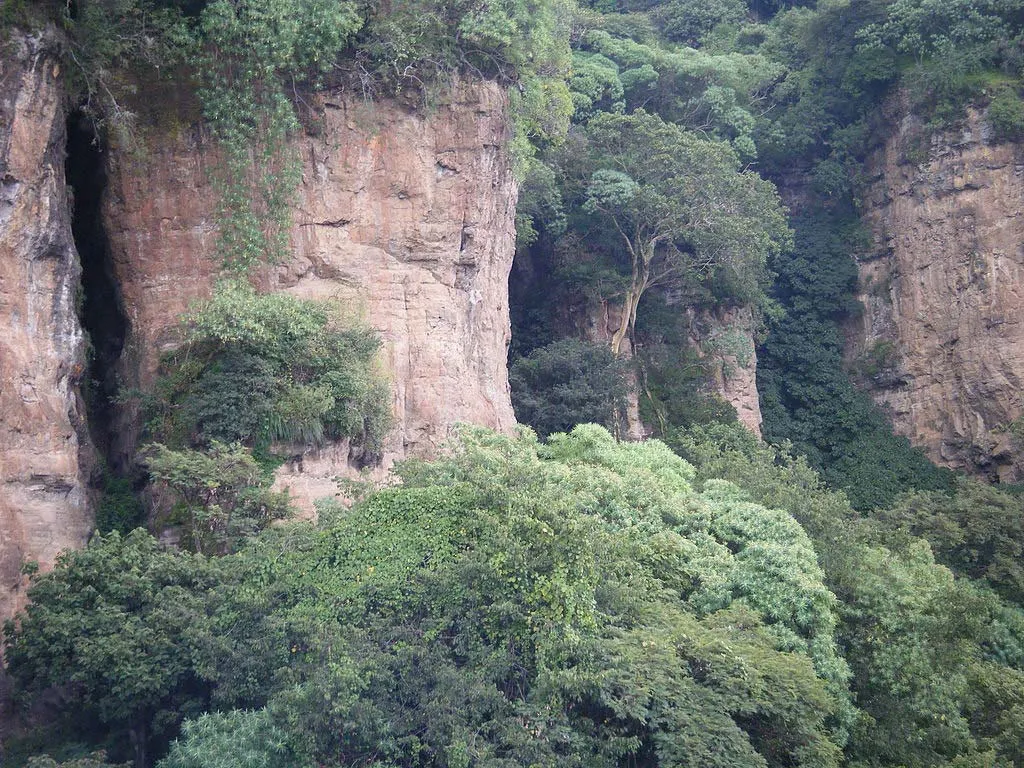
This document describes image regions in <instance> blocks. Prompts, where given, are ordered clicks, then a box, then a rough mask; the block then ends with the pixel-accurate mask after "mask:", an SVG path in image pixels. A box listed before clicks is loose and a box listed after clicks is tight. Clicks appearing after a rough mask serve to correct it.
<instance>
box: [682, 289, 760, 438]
mask: <svg viewBox="0 0 1024 768" xmlns="http://www.w3.org/2000/svg"><path fill="white" fill-rule="evenodd" d="M755 326H756V324H755V321H754V312H753V310H752V309H751V308H750V307H746V306H740V307H721V308H717V309H714V310H710V311H704V312H700V313H694V317H693V318H692V319H691V322H690V327H691V329H692V331H691V337H690V342H691V344H692V346H693V347H694V348H695V349H697V350H698V351H699V353H700V354H701V356H702V357H705V358H708V362H709V363H710V365H709V366H708V369H709V371H710V373H711V381H710V384H711V385H712V391H714V392H715V393H716V394H718V395H719V396H720V397H721V398H722V399H723V400H725V401H726V402H727V403H729V404H730V405H731V406H732V407H733V408H735V409H736V416H737V417H738V418H739V421H740V423H741V424H742V425H743V426H745V427H746V428H747V429H749V430H750V431H751V432H753V433H754V434H755V435H757V436H758V437H761V421H762V419H761V400H760V397H759V396H758V393H757V349H756V346H755V344H754V333H755V331H756V327H755Z"/></svg>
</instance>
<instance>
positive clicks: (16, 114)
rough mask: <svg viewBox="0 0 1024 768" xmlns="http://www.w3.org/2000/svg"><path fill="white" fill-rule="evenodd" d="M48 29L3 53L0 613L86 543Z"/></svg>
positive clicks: (78, 366)
mask: <svg viewBox="0 0 1024 768" xmlns="http://www.w3.org/2000/svg"><path fill="white" fill-rule="evenodd" d="M53 51H54V41H53V39H52V38H51V36H50V35H49V34H46V33H40V34H39V35H37V36H34V37H30V36H19V35H18V34H16V33H12V36H11V38H10V39H9V40H8V43H7V45H6V47H5V48H4V49H3V51H2V52H0V618H3V617H6V616H8V615H10V614H11V613H12V612H13V611H14V610H16V609H17V608H18V607H20V606H21V604H22V603H23V602H24V587H25V581H24V579H23V578H22V577H21V575H20V568H21V565H22V563H23V562H24V561H26V560H36V561H38V562H39V563H40V565H41V566H42V567H43V568H48V567H49V566H51V565H52V564H53V561H54V558H55V557H56V555H57V553H58V552H59V551H60V550H62V549H65V548H67V547H77V546H81V545H82V544H83V543H84V542H85V539H86V537H87V536H88V534H89V531H90V527H91V524H92V515H91V510H90V499H89V493H88V486H87V480H88V475H89V472H90V470H91V467H92V466H93V463H94V462H93V457H92V450H91V447H90V444H89V438H88V433H87V430H85V429H84V427H83V416H82V411H83V409H82V406H81V402H80V399H79V397H78V395H77V391H78V381H79V377H80V376H81V375H82V371H83V367H84V359H85V355H84V338H83V334H82V329H81V327H80V325H79V322H78V318H77V314H76V306H75V304H76V293H77V290H78V285H79V273H80V270H79V264H78V254H77V253H76V252H75V246H74V242H73V239H72V235H71V211H70V200H69V196H68V191H67V187H66V185H65V181H64V146H65V111H64V95H63V89H62V83H61V71H60V65H59V64H58V63H57V58H56V56H55V55H54V54H53Z"/></svg>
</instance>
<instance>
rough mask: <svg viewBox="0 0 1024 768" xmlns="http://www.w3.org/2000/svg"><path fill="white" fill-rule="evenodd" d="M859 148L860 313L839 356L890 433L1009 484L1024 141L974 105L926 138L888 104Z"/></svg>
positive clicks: (1018, 338)
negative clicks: (877, 128) (876, 132)
mask: <svg viewBox="0 0 1024 768" xmlns="http://www.w3.org/2000/svg"><path fill="white" fill-rule="evenodd" d="M890 111H891V124H892V125H893V126H894V130H893V131H892V132H891V135H890V136H889V137H888V138H887V139H886V141H885V142H884V145H883V146H882V147H881V148H880V149H879V150H878V151H876V152H875V153H874V154H873V155H872V156H871V157H869V158H868V161H867V164H866V168H867V173H868V177H869V183H868V186H867V192H866V195H865V200H864V205H865V221H866V223H867V224H868V226H869V228H870V230H871V233H872V238H873V243H872V248H871V250H870V252H869V254H868V255H867V256H865V257H862V258H861V259H860V263H859V270H860V300H861V302H862V303H863V305H864V307H865V312H864V314H863V316H862V318H860V319H859V320H858V321H857V324H856V326H857V327H855V328H854V329H853V331H854V332H853V333H852V334H851V337H852V338H851V349H850V356H851V359H852V362H853V364H854V366H855V368H857V369H859V370H860V371H861V372H862V373H863V375H864V378H865V379H866V380H867V381H868V382H869V384H870V386H871V391H872V395H873V397H874V398H875V400H876V401H877V402H878V403H880V404H881V405H882V406H883V407H885V408H886V409H887V410H888V411H889V413H890V415H891V417H892V420H893V424H894V427H895V429H896V431H897V432H898V433H900V434H903V435H906V436H907V437H908V438H910V440H911V442H913V443H914V444H915V445H918V446H920V447H922V448H924V449H925V451H926V452H927V454H928V456H929V457H930V458H931V459H932V460H933V461H935V462H936V463H938V464H941V465H944V466H947V467H952V468H957V469H963V470H966V471H968V472H972V473H976V474H982V475H985V476H987V477H989V478H990V479H1000V480H1003V481H1019V480H1020V479H1021V478H1022V475H1021V463H1020V460H1019V458H1018V456H1019V453H1020V451H1019V448H1018V447H1017V446H1015V445H1014V439H1013V437H1012V434H1011V432H1010V431H1009V428H1010V425H1011V424H1012V422H1013V421H1014V420H1016V419H1018V418H1019V417H1020V416H1021V414H1022V413H1024V399H1022V391H1021V384H1022V382H1024V294H1022V286H1024V210H1022V209H1024V150H1022V148H1021V147H1020V146H1019V145H1015V144H1011V143H996V142H994V141H993V140H992V136H991V130H990V128H989V126H988V125H987V123H986V120H985V115H984V113H983V112H982V111H979V110H977V109H971V110H969V111H968V113H967V115H966V117H965V119H964V121H963V123H962V125H961V127H960V128H959V129H958V130H956V131H947V132H944V133H940V134H938V135H934V136H929V135H928V134H926V132H925V129H924V127H923V126H922V124H921V121H920V120H919V119H918V118H916V117H914V116H912V115H908V114H907V112H906V110H904V109H901V108H899V107H898V106H895V105H894V106H891V107H890Z"/></svg>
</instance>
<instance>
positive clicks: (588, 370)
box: [509, 339, 627, 436]
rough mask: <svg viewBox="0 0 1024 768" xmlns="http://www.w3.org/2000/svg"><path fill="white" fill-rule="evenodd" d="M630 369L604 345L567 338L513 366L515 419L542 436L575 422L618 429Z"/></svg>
mask: <svg viewBox="0 0 1024 768" xmlns="http://www.w3.org/2000/svg"><path fill="white" fill-rule="evenodd" d="M626 375H627V369H626V367H625V364H624V363H623V362H622V361H620V360H617V359H616V357H615V355H614V354H612V352H611V350H609V349H608V347H607V346H606V345H604V344H593V343H587V342H583V341H577V340H575V339H563V340H562V341H556V342H554V343H552V344H549V345H548V346H546V347H541V348H540V349H535V350H534V351H533V352H531V353H530V354H529V355H528V356H527V357H521V358H519V359H518V360H516V361H515V362H514V363H513V364H512V366H511V368H510V369H509V382H510V383H511V385H512V405H513V406H515V411H516V418H517V419H518V420H519V421H520V422H521V423H523V424H529V425H530V426H531V427H533V428H534V429H535V430H537V433H538V434H540V435H543V436H547V435H550V434H551V433H553V432H568V431H569V430H570V429H572V428H573V427H574V426H576V425H577V424H588V423H593V424H601V425H603V426H605V427H607V428H609V429H614V428H615V426H616V423H617V420H618V418H619V416H620V415H621V414H622V413H623V412H624V409H625V402H626V392H627V378H626Z"/></svg>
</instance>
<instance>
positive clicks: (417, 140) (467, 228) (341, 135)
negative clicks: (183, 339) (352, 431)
mask: <svg viewBox="0 0 1024 768" xmlns="http://www.w3.org/2000/svg"><path fill="white" fill-rule="evenodd" d="M507 108H508V103H507V99H506V96H505V94H504V92H503V91H502V90H501V89H500V88H499V87H498V86H497V85H495V84H493V83H473V84H469V83H463V84H459V85H456V86H455V88H454V89H453V90H452V91H451V92H450V93H449V94H448V95H447V96H445V97H444V98H442V99H440V100H439V101H438V102H436V103H434V104H432V105H430V106H429V107H428V108H427V109H425V110H411V109H407V108H405V107H403V106H401V105H399V104H398V103H396V102H393V101H381V102H374V103H369V102H366V101H364V100H363V99H362V97H361V96H358V95H353V94H324V95H322V96H321V97H320V99H319V101H318V104H316V105H314V109H315V111H316V112H317V114H318V120H317V123H318V131H317V135H316V136H315V137H305V138H303V139H301V140H299V141H297V142H296V146H295V148H296V150H297V151H298V153H299V156H300V157H301V161H302V168H303V179H302V184H301V186H300V189H299V203H298V205H297V208H296V210H295V213H294V220H295V226H294V228H293V232H292V246H293V248H292V253H293V255H292V257H291V258H290V259H289V260H288V261H287V262H286V263H284V264H280V265H277V266H274V267H269V268H266V269H263V270H262V271H261V273H260V274H259V275H258V276H257V281H258V282H259V283H260V284H261V286H262V287H263V288H264V289H269V290H281V291H287V292H289V293H291V294H294V295H296V296H301V297H305V298H331V299H337V300H339V301H340V302H341V304H342V306H343V307H344V308H345V310H346V311H348V312H349V313H351V315H352V317H353V318H357V319H361V320H363V321H364V322H366V323H368V324H369V325H371V326H372V327H374V328H376V329H377V330H378V331H380V333H381V336H382V338H383V342H384V344H383V351H382V354H381V364H382V368H383V370H384V372H385V373H386V375H387V376H388V377H389V378H390V379H391V381H392V383H393V392H394V412H395V417H396V428H395V430H394V431H393V433H392V434H391V435H390V437H389V439H388V440H387V443H386V455H385V461H384V465H385V466H387V465H389V464H390V463H391V462H392V461H394V460H395V459H397V458H401V457H404V456H409V455H418V456H424V455H430V454H431V453H433V452H434V451H436V449H437V448H438V446H439V445H440V444H441V443H442V442H443V441H444V440H445V438H446V437H447V436H448V435H449V433H450V430H451V428H452V427H453V426H454V425H455V424H457V423H459V422H468V423H474V424H481V425H485V426H489V427H494V428H497V429H501V430H508V429H511V428H512V427H513V426H514V424H515V420H514V416H513V413H512V407H511V403H510V399H509V387H508V374H507V369H506V355H507V345H508V341H509V337H510V326H509V316H508V272H509V269H510V268H511V264H512V256H513V249H514V239H515V233H514V219H515V203H516V197H517V187H516V184H515V181H514V179H513V177H512V173H511V167H510V160H509V157H508V153H507V151H506V146H507V139H508V130H509V129H508V111H507ZM215 163H216V155H215V153H214V152H213V151H211V149H210V147H209V146H208V143H205V142H203V141H202V140H201V139H200V138H198V137H197V136H196V134H194V133H193V134H190V135H188V136H177V137H174V138H166V139H159V138H155V139H154V138H151V140H150V141H148V142H147V147H146V150H145V152H144V153H142V154H141V155H132V154H129V153H119V154H117V155H115V156H114V157H113V158H112V161H111V164H110V168H109V177H110V188H109V190H108V195H107V199H106V205H105V219H106V225H107V232H108V236H109V238H110V243H111V248H112V252H113V257H114V264H115V269H116V272H117V278H118V280H119V282H120V285H121V290H122V293H123V296H124V304H125V307H126V310H127V313H128V320H129V324H130V330H129V334H128V340H127V344H126V351H125V355H124V360H123V363H122V376H123V378H124V380H125V381H126V383H128V384H129V385H131V386H141V387H143V388H145V387H146V386H148V385H150V384H151V383H152V381H153V379H154V375H155V371H156V367H157V363H158V359H159V356H160V354H161V353H162V352H163V351H166V350H168V349H170V348H172V347H173V346H174V345H175V344H176V343H177V342H178V337H177V326H176V324H177V320H178V318H179V317H180V315H181V314H182V313H183V312H184V311H185V310H187V308H188V306H189V304H190V303H191V302H192V301H194V300H195V299H197V298H202V297H206V296H208V295H209V293H210V291H211V289H212V286H213V284H214V283H215V281H216V279H217V276H218V274H219V272H220V265H219V262H218V257H217V255H216V253H215V247H216V240H217V231H216V220H215V215H216V211H217V200H218V198H217V194H216V192H215V189H214V187H213V185H212V184H211V173H212V169H213V166H214V164H215ZM128 421H129V422H134V423H136V424H137V418H135V417H134V415H132V414H128ZM122 431H123V433H124V434H125V435H126V436H127V440H126V444H125V445H124V446H123V448H124V450H125V452H126V453H130V452H131V450H133V449H134V447H135V446H134V445H133V442H134V438H133V437H132V434H133V430H132V429H131V428H125V429H123V430H122ZM349 470H350V468H349V467H348V447H347V446H346V445H344V444H341V445H334V446H330V447H328V448H327V449H325V450H323V451H320V452H318V453H315V454H310V455H307V456H305V457H304V458H303V460H302V461H301V462H294V463H291V464H289V465H287V466H286V467H284V468H282V470H281V472H280V476H279V477H280V481H279V484H280V485H282V486H284V487H289V488H290V489H291V490H292V491H293V492H294V493H295V494H296V496H297V497H298V499H299V501H300V503H301V504H302V505H303V506H306V507H307V508H308V505H309V501H310V500H311V499H312V498H316V497H318V496H322V495H326V494H331V493H333V492H334V491H335V489H336V484H335V483H334V478H335V477H336V476H338V475H339V474H345V473H347V472H348V471H349Z"/></svg>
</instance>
